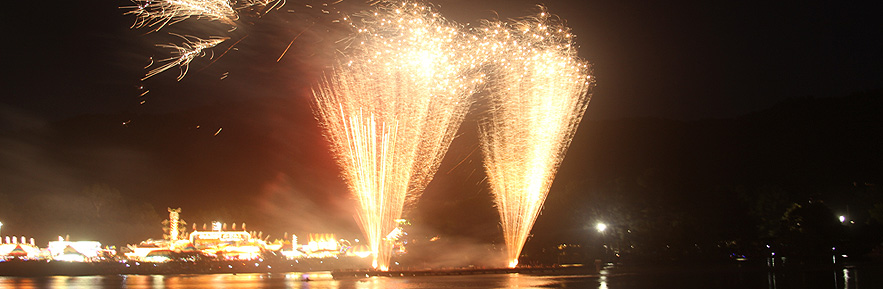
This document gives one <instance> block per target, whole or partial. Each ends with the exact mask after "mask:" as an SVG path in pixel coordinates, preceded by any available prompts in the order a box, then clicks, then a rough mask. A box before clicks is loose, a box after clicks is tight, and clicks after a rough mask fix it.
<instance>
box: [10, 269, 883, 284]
mask: <svg viewBox="0 0 883 289" xmlns="http://www.w3.org/2000/svg"><path fill="white" fill-rule="evenodd" d="M881 269H883V268H881V267H880V266H866V267H861V268H857V267H844V268H840V269H835V270H831V269H827V270H802V271H788V272H775V273H774V272H769V271H766V270H715V269H707V270H705V269H691V270H682V269H677V270H673V269H664V268H663V269H645V270H637V271H630V272H617V271H616V270H602V272H600V274H592V275H567V276H537V275H527V274H514V273H513V274H487V275H455V276H417V277H370V278H360V279H343V280H338V279H334V278H332V276H331V273H330V272H307V273H284V274H280V273H256V274H202V275H106V276H48V277H0V288H22V289H30V288H135V289H140V288H144V289H148V288H150V289H161V288H188V289H201V288H311V289H323V288H329V289H348V288H356V289H386V288H393V289H418V288H421V289H442V288H599V289H638V288H673V289H674V288H682V289H686V288H697V289H698V288H733V289H736V288H739V289H743V288H768V289H786V288H830V289H841V288H842V289H846V288H883V271H881Z"/></svg>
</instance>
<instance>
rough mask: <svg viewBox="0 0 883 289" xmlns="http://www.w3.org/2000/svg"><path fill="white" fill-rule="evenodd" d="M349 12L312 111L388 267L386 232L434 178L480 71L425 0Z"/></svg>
mask: <svg viewBox="0 0 883 289" xmlns="http://www.w3.org/2000/svg"><path fill="white" fill-rule="evenodd" d="M355 18H356V20H353V19H351V18H344V19H343V20H345V21H347V23H350V25H351V26H352V29H353V31H354V32H355V34H354V35H355V36H354V37H352V38H350V39H347V40H346V41H347V42H348V45H349V47H348V48H347V49H346V50H345V51H344V54H345V55H344V56H343V57H342V59H341V60H340V62H339V64H338V65H335V67H334V70H333V72H332V73H331V74H330V75H329V76H327V77H325V78H324V80H323V81H322V82H321V83H320V84H319V86H318V88H317V89H316V90H315V91H314V94H315V96H316V113H317V116H318V118H319V120H320V122H321V124H322V127H323V128H324V129H325V135H326V137H327V138H328V140H329V141H330V143H331V147H332V151H333V152H334V154H335V155H336V158H337V162H338V164H339V165H340V167H341V169H342V176H343V179H344V180H345V181H346V183H347V185H348V186H349V189H350V190H351V192H352V194H353V195H354V197H355V199H356V201H357V202H358V213H357V214H358V222H359V225H360V227H361V228H362V231H363V233H364V234H365V236H366V238H367V239H368V243H369V245H370V247H371V251H372V253H373V254H374V263H373V265H374V268H376V269H378V270H388V269H389V259H390V257H391V249H392V240H386V239H385V236H387V235H388V234H390V233H392V232H393V231H394V230H395V229H396V219H398V218H400V216H401V214H402V211H403V208H404V207H405V204H406V203H408V202H409V201H413V200H415V199H416V198H418V197H419V195H420V194H421V193H422V191H423V189H424V188H425V187H426V185H427V184H428V183H429V182H430V181H431V180H432V177H433V175H434V173H435V171H436V170H437V169H438V166H439V163H440V162H441V159H442V157H443V155H444V153H445V151H446V150H447V148H448V146H449V145H450V143H451V140H452V139H453V135H454V133H455V132H456V131H457V128H458V127H459V125H460V123H461V122H462V120H463V117H464V115H465V112H466V109H467V108H468V103H467V98H468V96H469V95H471V94H473V93H474V90H475V88H476V86H477V85H479V84H480V83H481V79H480V74H476V73H468V72H467V71H468V70H470V69H473V68H475V67H476V63H474V62H473V61H477V60H475V59H473V58H470V57H468V56H467V55H466V54H465V53H466V52H467V51H465V50H464V49H463V47H462V45H463V44H464V43H465V40H464V39H463V37H464V35H463V34H462V33H461V32H459V27H456V26H454V25H452V24H450V23H449V22H447V21H445V20H444V19H443V18H442V17H441V16H439V15H438V14H437V13H436V12H434V11H432V9H431V8H430V7H427V6H423V5H421V4H416V3H414V2H407V1H406V2H402V3H393V4H390V3H384V4H379V5H377V6H376V7H375V9H374V10H373V11H369V12H363V13H361V14H358V15H355ZM467 75H477V76H476V77H475V78H470V77H467Z"/></svg>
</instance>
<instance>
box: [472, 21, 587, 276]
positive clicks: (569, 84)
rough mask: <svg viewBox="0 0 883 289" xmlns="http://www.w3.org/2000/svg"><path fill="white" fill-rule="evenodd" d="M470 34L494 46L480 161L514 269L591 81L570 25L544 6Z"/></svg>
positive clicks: (489, 47)
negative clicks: (532, 13)
mask: <svg viewBox="0 0 883 289" xmlns="http://www.w3.org/2000/svg"><path fill="white" fill-rule="evenodd" d="M475 31H476V32H477V33H479V35H480V36H478V38H479V39H481V41H479V43H481V44H482V46H483V47H485V49H488V50H490V51H492V53H490V54H489V55H490V56H491V58H490V59H489V62H490V63H489V65H490V67H491V69H492V72H491V73H490V80H489V84H488V90H487V91H488V92H489V96H490V102H491V105H490V111H488V112H487V116H486V117H485V118H484V119H482V120H481V121H480V123H479V127H480V141H481V147H482V152H483V153H484V157H485V162H484V166H485V169H486V171H487V175H488V181H489V183H490V185H491V191H492V193H493V195H494V204H495V206H496V207H497V210H498V212H499V214H500V221H501V225H502V227H503V234H504V239H505V241H506V246H507V258H508V262H509V264H508V265H509V267H515V266H516V265H517V264H518V256H519V255H520V253H521V250H522V248H523V247H524V243H525V241H526V240H527V237H528V235H529V234H530V231H531V229H532V227H533V224H534V221H536V218H537V215H538V214H539V212H540V210H541V209H542V207H543V202H544V201H545V199H546V196H547V195H548V193H549V188H550V187H551V185H552V180H553V179H554V178H555V173H556V172H557V170H558V166H559V165H560V164H561V161H562V160H563V159H564V155H565V152H566V151H567V148H568V146H570V141H571V139H572V138H573V135H574V133H575V132H576V128H577V126H578V125H579V123H580V120H581V119H582V116H583V114H584V112H585V110H586V106H587V105H588V102H589V95H588V93H587V92H588V89H589V87H590V86H591V84H592V79H591V78H590V75H589V72H590V71H589V66H588V65H587V64H586V63H585V62H584V61H583V60H581V59H579V58H578V57H577V55H576V53H577V50H576V47H574V45H573V35H572V34H570V31H569V29H567V28H566V27H565V26H563V25H561V24H560V23H558V22H557V21H556V19H555V18H553V17H551V16H549V15H548V14H547V13H546V12H545V11H543V12H542V13H541V14H540V15H539V16H537V17H530V18H524V19H520V20H514V21H509V22H491V21H489V22H487V23H485V25H484V27H481V28H479V29H477V30H475Z"/></svg>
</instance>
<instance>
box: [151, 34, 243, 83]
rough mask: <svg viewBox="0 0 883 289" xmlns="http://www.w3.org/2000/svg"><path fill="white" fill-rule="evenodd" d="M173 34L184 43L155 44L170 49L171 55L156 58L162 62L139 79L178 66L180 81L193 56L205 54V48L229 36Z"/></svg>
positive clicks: (215, 44) (213, 45)
mask: <svg viewBox="0 0 883 289" xmlns="http://www.w3.org/2000/svg"><path fill="white" fill-rule="evenodd" d="M173 35H175V36H178V37H181V38H182V39H184V43H183V44H182V45H176V44H157V46H159V47H162V48H169V49H171V50H172V56H171V57H169V58H165V59H162V60H158V61H157V62H160V63H164V64H162V65H160V66H159V67H156V68H154V69H151V70H150V71H148V72H147V74H146V75H144V77H143V78H141V80H145V79H148V78H150V77H152V76H154V75H156V74H158V73H160V72H163V71H166V70H168V69H169V68H172V67H175V66H180V67H181V73H180V74H179V75H178V80H179V81H180V80H181V79H182V78H184V75H186V74H187V70H188V69H189V68H190V62H191V61H193V59H194V58H196V57H203V56H205V55H206V52H205V51H206V49H210V48H212V47H215V46H217V45H218V44H220V43H221V42H224V41H225V40H227V39H230V38H229V37H212V38H209V39H201V38H198V37H194V36H182V35H178V34H173ZM151 64H152V63H151Z"/></svg>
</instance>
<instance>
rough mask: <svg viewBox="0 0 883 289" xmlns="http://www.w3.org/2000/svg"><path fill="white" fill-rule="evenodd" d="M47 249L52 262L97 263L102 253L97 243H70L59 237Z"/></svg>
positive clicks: (99, 244)
mask: <svg viewBox="0 0 883 289" xmlns="http://www.w3.org/2000/svg"><path fill="white" fill-rule="evenodd" d="M47 249H48V251H49V256H50V258H51V259H52V260H55V261H67V262H89V261H97V260H99V256H100V254H101V252H102V251H103V250H102V249H101V243H99V242H96V241H75V242H71V241H65V240H63V239H62V238H61V237H58V241H52V242H49V246H48V247H47Z"/></svg>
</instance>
